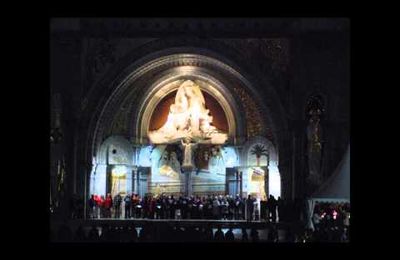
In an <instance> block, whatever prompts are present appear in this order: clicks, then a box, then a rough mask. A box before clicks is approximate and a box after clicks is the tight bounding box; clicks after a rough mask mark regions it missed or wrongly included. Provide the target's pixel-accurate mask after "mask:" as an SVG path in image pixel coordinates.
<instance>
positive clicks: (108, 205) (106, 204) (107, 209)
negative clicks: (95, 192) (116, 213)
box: [104, 193, 113, 218]
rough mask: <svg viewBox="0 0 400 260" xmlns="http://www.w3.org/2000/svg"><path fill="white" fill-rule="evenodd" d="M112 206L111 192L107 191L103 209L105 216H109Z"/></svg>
mask: <svg viewBox="0 0 400 260" xmlns="http://www.w3.org/2000/svg"><path fill="white" fill-rule="evenodd" d="M112 206H113V201H112V198H111V194H110V193H108V194H107V197H106V199H105V201H104V209H105V213H106V217H107V218H111V207H112Z"/></svg>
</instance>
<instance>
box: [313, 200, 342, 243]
mask: <svg viewBox="0 0 400 260" xmlns="http://www.w3.org/2000/svg"><path fill="white" fill-rule="evenodd" d="M312 221H313V225H314V230H307V231H306V232H305V233H306V235H305V237H306V238H305V239H307V240H309V241H321V242H346V241H349V227H350V203H331V202H329V203H328V202H322V203H317V204H316V205H315V208H314V214H313V217H312Z"/></svg>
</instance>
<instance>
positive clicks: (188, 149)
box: [181, 138, 195, 167]
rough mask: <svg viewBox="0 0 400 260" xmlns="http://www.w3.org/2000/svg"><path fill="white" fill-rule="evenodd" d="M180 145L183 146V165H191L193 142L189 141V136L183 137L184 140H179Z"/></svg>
mask: <svg viewBox="0 0 400 260" xmlns="http://www.w3.org/2000/svg"><path fill="white" fill-rule="evenodd" d="M181 142H182V146H183V147H185V151H184V160H183V164H182V166H183V167H193V159H192V158H193V154H192V153H193V149H192V148H193V146H194V145H195V144H194V143H192V142H191V140H190V138H185V141H183V140H181Z"/></svg>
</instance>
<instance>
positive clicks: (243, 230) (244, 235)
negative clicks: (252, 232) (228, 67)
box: [242, 228, 249, 242]
mask: <svg viewBox="0 0 400 260" xmlns="http://www.w3.org/2000/svg"><path fill="white" fill-rule="evenodd" d="M248 241H249V237H248V235H247V230H246V229H245V228H242V242H248Z"/></svg>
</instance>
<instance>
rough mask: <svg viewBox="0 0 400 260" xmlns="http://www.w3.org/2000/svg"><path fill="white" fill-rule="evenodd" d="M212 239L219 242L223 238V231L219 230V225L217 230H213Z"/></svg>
mask: <svg viewBox="0 0 400 260" xmlns="http://www.w3.org/2000/svg"><path fill="white" fill-rule="evenodd" d="M214 240H215V241H217V242H221V241H224V240H225V237H224V232H222V230H221V226H218V229H217V231H215V235H214Z"/></svg>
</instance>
